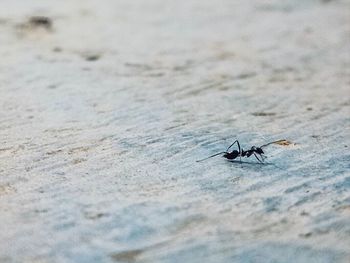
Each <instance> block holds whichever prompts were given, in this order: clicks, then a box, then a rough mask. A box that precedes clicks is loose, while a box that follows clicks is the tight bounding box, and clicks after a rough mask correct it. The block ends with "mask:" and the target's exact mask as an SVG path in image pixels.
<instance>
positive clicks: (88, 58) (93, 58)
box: [84, 54, 101, 61]
mask: <svg viewBox="0 0 350 263" xmlns="http://www.w3.org/2000/svg"><path fill="white" fill-rule="evenodd" d="M84 57H85V60H86V61H96V60H99V59H100V57H101V55H98V54H92V55H86V56H84Z"/></svg>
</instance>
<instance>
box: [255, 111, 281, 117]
mask: <svg viewBox="0 0 350 263" xmlns="http://www.w3.org/2000/svg"><path fill="white" fill-rule="evenodd" d="M252 115H253V116H259V117H261V116H275V115H276V113H274V112H253V113H252Z"/></svg>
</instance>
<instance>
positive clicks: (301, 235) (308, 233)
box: [299, 232, 312, 237]
mask: <svg viewBox="0 0 350 263" xmlns="http://www.w3.org/2000/svg"><path fill="white" fill-rule="evenodd" d="M311 235H312V233H311V232H307V233H305V234H300V235H299V236H300V237H311Z"/></svg>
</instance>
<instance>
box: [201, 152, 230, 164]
mask: <svg viewBox="0 0 350 263" xmlns="http://www.w3.org/2000/svg"><path fill="white" fill-rule="evenodd" d="M223 153H227V152H219V153H216V154H213V155H210V156H209V157H207V158H204V159H201V160H197V161H196V162H202V161H205V160H207V159H209V158H212V157H215V156H218V155H220V154H223Z"/></svg>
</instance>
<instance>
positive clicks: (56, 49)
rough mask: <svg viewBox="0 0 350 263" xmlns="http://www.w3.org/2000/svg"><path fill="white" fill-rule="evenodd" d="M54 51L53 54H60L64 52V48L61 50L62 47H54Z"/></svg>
mask: <svg viewBox="0 0 350 263" xmlns="http://www.w3.org/2000/svg"><path fill="white" fill-rule="evenodd" d="M52 51H53V52H56V53H59V52H62V48H60V47H54V48H53V49H52Z"/></svg>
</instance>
